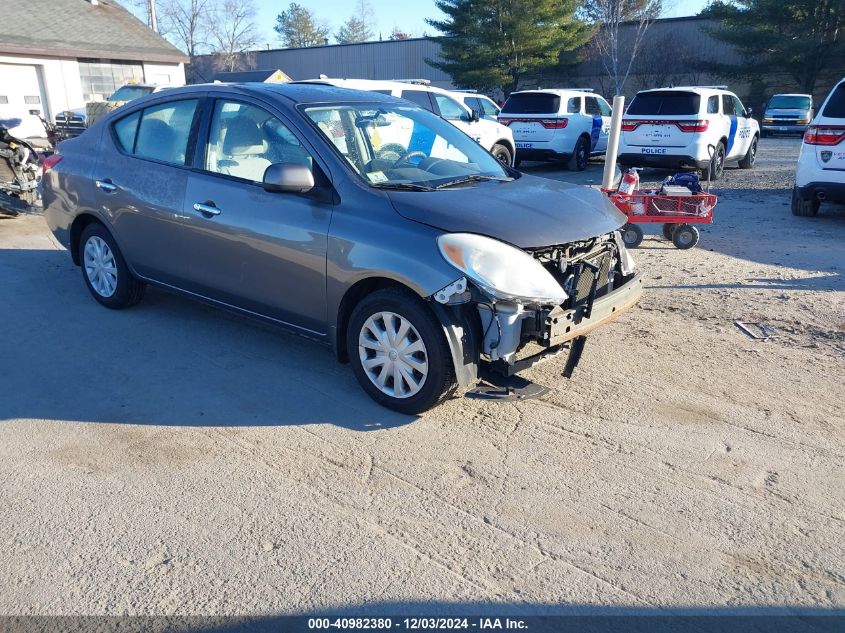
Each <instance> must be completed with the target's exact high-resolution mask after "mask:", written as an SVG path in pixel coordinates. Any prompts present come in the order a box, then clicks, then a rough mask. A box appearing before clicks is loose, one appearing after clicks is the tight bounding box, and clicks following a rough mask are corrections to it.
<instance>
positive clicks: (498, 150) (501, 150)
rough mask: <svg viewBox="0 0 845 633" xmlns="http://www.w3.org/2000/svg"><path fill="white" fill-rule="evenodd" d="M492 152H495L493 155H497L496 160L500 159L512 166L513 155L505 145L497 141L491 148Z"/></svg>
mask: <svg viewBox="0 0 845 633" xmlns="http://www.w3.org/2000/svg"><path fill="white" fill-rule="evenodd" d="M490 153H491V154H493V156H495V157H496V160H498V161H499V162H500V163H502V164H503V165H507V166H508V167H510V166H511V163H512V162H513V156H511V152H510V150H509V149H508V148H507V147H505V146H504V145H500V144H499V143H496V144H495V145H493V147H492V148H490Z"/></svg>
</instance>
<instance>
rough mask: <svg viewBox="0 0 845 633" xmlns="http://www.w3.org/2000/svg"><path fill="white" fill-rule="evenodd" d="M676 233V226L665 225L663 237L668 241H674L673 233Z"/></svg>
mask: <svg viewBox="0 0 845 633" xmlns="http://www.w3.org/2000/svg"><path fill="white" fill-rule="evenodd" d="M674 231H675V225H674V224H664V225H663V237H665V238H666V239H667V240H669V241H672V233H673V232H674Z"/></svg>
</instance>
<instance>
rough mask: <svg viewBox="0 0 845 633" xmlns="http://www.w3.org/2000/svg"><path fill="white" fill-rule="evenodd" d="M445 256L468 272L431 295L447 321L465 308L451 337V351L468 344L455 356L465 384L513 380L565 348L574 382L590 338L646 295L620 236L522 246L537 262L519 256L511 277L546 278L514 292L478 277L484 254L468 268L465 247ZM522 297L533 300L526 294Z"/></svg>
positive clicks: (501, 280)
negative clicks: (456, 332) (496, 378)
mask: <svg viewBox="0 0 845 633" xmlns="http://www.w3.org/2000/svg"><path fill="white" fill-rule="evenodd" d="M508 248H511V247H509V246H508ZM513 250H517V249H513ZM441 251H443V253H444V256H445V257H446V258H447V259H448V260H451V261H452V262H453V263H455V262H456V260H457V262H458V264H456V267H458V268H461V269H462V270H464V272H467V273H468V274H467V276H466V277H462V278H460V279H458V280H457V281H456V282H454V283H452V284H450V285H449V286H447V287H446V288H443V289H441V290H440V291H438V292H437V293H435V294H434V295H433V297H432V298H433V299H434V301H435V302H436V303H437V304H440V305H439V306H438V313H439V314H441V315H442V316H446V312H447V311H448V312H450V313H451V314H452V315H455V314H458V311H457V306H461V307H462V312H461V314H462V315H463V318H464V321H465V323H464V324H463V327H462V328H459V331H460V333H461V337H460V340H450V345H452V346H453V350H455V347H454V345H455V344H460V345H461V346H462V347H463V349H462V350H461V354H460V357H458V356H456V357H455V358H454V360H455V364H456V371H457V373H458V379H459V382H460V383H461V384H462V385H463V386H468V385H469V384H471V383H472V382H474V381H475V380H476V379H477V377H484V378H488V379H489V378H490V377H491V376H494V375H498V376H500V377H505V378H507V377H511V376H514V374H516V373H518V372H520V371H522V370H524V369H526V368H528V367H530V366H532V365H534V364H535V363H537V362H539V361H541V360H543V359H544V358H547V357H549V356H554V355H557V354H559V353H561V352H562V351H566V350H568V351H569V359H568V362H567V365H566V369H565V371H564V374H565V375H567V377H568V376H569V375H571V373H572V370H573V369H574V367H575V365H577V362H578V360H579V358H580V353H581V350H582V349H583V345H584V341H585V338H584V337H585V335H586V334H587V333H589V332H590V331H592V330H594V329H595V328H597V327H600V326H602V325H604V324H605V323H608V322H610V321H612V320H613V319H615V318H617V317H618V316H620V315H621V314H623V313H624V312H625V311H626V310H628V309H629V308H630V307H632V306H633V305H634V304H635V303H636V302H637V301H638V299H639V297H640V295H641V292H642V282H641V278H640V276H639V275H638V274H637V272H636V267H635V264H634V261H633V259H632V258H631V256H630V254H629V253H628V251H627V249H626V248H625V246H624V244H623V243H622V239H621V237H620V235H619V233H618V231H615V232H613V233H609V234H605V235H601V236H598V237H594V238H591V239H587V240H582V241H578V242H573V243H569V244H562V245H554V246H546V247H542V248H526V249H521V251H520V252H521V253H525V254H527V255H528V256H530V258H531V259H532V260H533V262H534V263H533V264H531V265H529V264H528V263H527V261H523V260H520V259H519V258H516V257H514V261H513V262H505V263H504V264H503V265H505V266H507V265H508V263H510V264H511V270H510V272H511V273H512V274H513V273H514V272H521V273H522V274H533V275H535V276H537V277H541V278H542V279H541V280H540V282H538V283H537V284H534V285H532V284H526V287H525V288H518V287H514V284H513V283H512V282H511V283H510V285H511V286H512V287H511V288H510V289H509V288H508V287H507V286H508V284H509V281H511V280H509V279H507V278H506V277H504V278H499V279H491V277H495V275H491V274H486V275H485V274H484V271H483V270H482V271H481V273H479V271H478V270H477V269H478V268H479V267H482V268H483V266H484V261H483V259H482V257H476V260H477V261H476V262H474V264H475V265H473V264H472V263H468V262H467V261H465V260H466V259H467V253H466V249H464V251H461V252H460V253H457V255H456V253H455V252H451V253H450V252H449V250H448V246H447V247H446V248H445V249H444V248H443V247H441ZM508 255H509V256H510V253H508ZM526 259H527V258H526ZM459 264H462V265H459ZM513 268H518V269H519V270H517V271H514V270H513ZM541 269H542V270H541ZM496 284H498V286H499V287H496ZM552 284H554V287H552ZM502 286H504V288H502ZM519 292H522V293H524V294H526V295H529V296H525V297H520V296H519ZM543 294H545V295H550V296H548V297H544V296H540V295H543ZM450 306H452V307H450ZM442 316H441V318H442ZM447 330H448V328H447ZM466 346H469V347H470V348H471V350H472V351H470V350H468V349H466ZM468 363H477V364H478V365H479V367H477V368H471V367H469V366H468ZM459 364H460V365H461V366H459ZM472 369H475V371H472Z"/></svg>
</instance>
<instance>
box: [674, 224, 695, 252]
mask: <svg viewBox="0 0 845 633" xmlns="http://www.w3.org/2000/svg"><path fill="white" fill-rule="evenodd" d="M699 237H701V234H700V233H699V232H698V229H697V228H696V227H694V226H692V225H690V224H679V225H678V226H677V227H675V230H674V231H672V244H674V245H675V248H679V249H681V250H686V249H688V248H692V247H693V246H695V245H696V244H698V239H699Z"/></svg>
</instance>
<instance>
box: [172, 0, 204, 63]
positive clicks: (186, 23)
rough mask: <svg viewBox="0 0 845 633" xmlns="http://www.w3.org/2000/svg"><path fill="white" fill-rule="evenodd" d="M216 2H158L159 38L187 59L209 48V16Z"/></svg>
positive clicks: (194, 0)
mask: <svg viewBox="0 0 845 633" xmlns="http://www.w3.org/2000/svg"><path fill="white" fill-rule="evenodd" d="M217 2H218V0H158V6H159V9H158V11H159V25H160V32H161V33H162V35H164V36H165V37H167V38H168V39H169V40H170V41H172V42H173V43H174V44H175V45H176V46H178V47H179V48H181V49H182V50H183V51H185V52H186V53H187V54H188V55H189V56H190V57H192V58H193V57H194V56H195V55H197V54H199V53H201V52H202V50H203V49H207V48H208V47H209V45H210V39H211V26H212V15H214V14H215V13H216V4H217Z"/></svg>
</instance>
